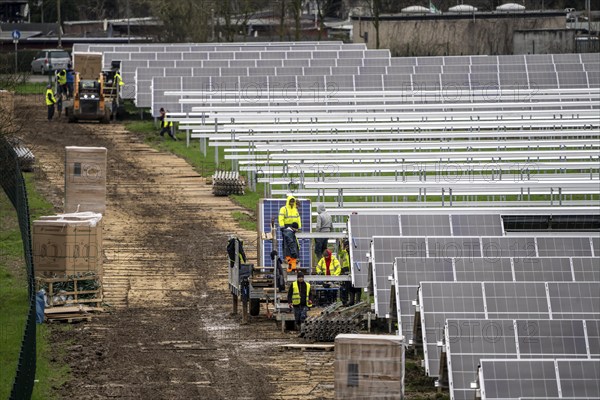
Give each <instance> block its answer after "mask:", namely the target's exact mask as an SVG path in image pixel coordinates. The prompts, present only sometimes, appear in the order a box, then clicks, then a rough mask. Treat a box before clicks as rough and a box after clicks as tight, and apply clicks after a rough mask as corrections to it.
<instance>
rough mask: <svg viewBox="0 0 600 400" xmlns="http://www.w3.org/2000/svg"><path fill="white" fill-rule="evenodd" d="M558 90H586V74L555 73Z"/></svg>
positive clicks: (575, 72) (580, 72)
mask: <svg viewBox="0 0 600 400" xmlns="http://www.w3.org/2000/svg"><path fill="white" fill-rule="evenodd" d="M556 74H557V75H558V86H559V88H560V89H569V88H587V87H588V80H587V74H586V73H585V72H584V71H578V72H577V71H568V72H557V73H556Z"/></svg>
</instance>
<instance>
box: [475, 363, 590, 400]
mask: <svg viewBox="0 0 600 400" xmlns="http://www.w3.org/2000/svg"><path fill="white" fill-rule="evenodd" d="M478 371H479V372H478V382H479V385H480V388H481V400H506V399H515V400H516V399H522V400H554V399H569V400H598V399H600V380H599V379H598V376H600V361H599V360H569V359H565V360H551V359H550V360H502V359H495V360H494V359H485V360H481V366H480V368H479V370H478Z"/></svg>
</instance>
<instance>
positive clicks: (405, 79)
mask: <svg viewBox="0 0 600 400" xmlns="http://www.w3.org/2000/svg"><path fill="white" fill-rule="evenodd" d="M383 84H384V86H385V89H386V90H412V77H411V75H410V74H404V75H400V74H398V75H385V76H384V77H383Z"/></svg>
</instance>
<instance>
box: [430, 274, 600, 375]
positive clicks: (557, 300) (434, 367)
mask: <svg viewBox="0 0 600 400" xmlns="http://www.w3.org/2000/svg"><path fill="white" fill-rule="evenodd" d="M546 287H547V289H546ZM419 309H420V317H421V331H422V332H423V348H424V351H425V367H426V371H427V373H428V375H429V376H438V371H439V351H438V348H437V345H436V343H437V342H438V341H441V340H442V332H441V331H440V328H439V327H440V326H443V325H444V323H445V320H446V319H555V320H560V319H586V320H587V319H591V320H594V319H599V317H600V283H598V282H593V283H589V282H548V283H544V282H483V283H480V282H443V283H442V282H421V287H420V290H419Z"/></svg>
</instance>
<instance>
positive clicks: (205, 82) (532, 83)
mask: <svg viewBox="0 0 600 400" xmlns="http://www.w3.org/2000/svg"><path fill="white" fill-rule="evenodd" d="M454 75H456V74H454ZM597 87H600V74H596V73H589V74H588V73H586V72H576V73H574V72H559V73H531V74H530V75H523V76H515V75H514V74H508V75H500V77H499V76H498V74H473V75H471V76H468V75H458V76H448V75H437V74H433V75H430V74H420V75H384V76H377V75H365V76H360V75H357V76H355V75H337V76H296V77H281V76H279V77H277V76H270V77H258V76H257V77H242V78H231V77H227V78H218V77H211V78H209V77H193V78H190V77H187V78H186V77H181V78H179V77H165V78H153V83H152V100H151V101H152V107H153V109H154V108H155V107H157V106H158V108H160V107H165V108H167V107H168V109H169V110H170V111H171V112H191V111H192V107H193V105H191V104H180V103H179V98H177V97H174V96H165V95H164V92H166V91H175V90H182V89H195V90H208V91H213V92H215V91H231V90H237V91H242V92H244V91H249V90H251V91H252V90H253V91H255V90H257V89H260V90H283V89H285V90H288V91H304V90H307V91H310V90H312V91H314V90H320V91H321V92H323V93H326V94H328V96H330V97H331V96H335V92H336V91H338V90H350V91H352V90H358V91H361V90H398V91H406V92H407V93H415V94H418V93H421V92H425V91H452V92H453V93H454V92H456V91H460V92H464V93H465V94H466V93H468V92H469V91H472V90H491V91H496V90H498V89H510V90H538V91H539V90H543V89H574V88H586V89H587V88H597ZM134 90H135V88H134V87H131V88H130V92H129V96H130V97H131V98H133V97H134V96H135V93H134ZM124 96H127V93H125V94H124ZM180 97H181V96H180ZM414 97H415V99H416V100H418V96H414ZM524 100H527V97H526V96H524ZM146 101H147V100H146ZM382 101H383V100H382ZM286 104H288V105H289V106H294V105H295V104H293V103H292V102H286ZM237 105H240V106H243V105H248V106H251V105H252V103H251V102H249V101H246V100H245V101H243V102H242V103H240V104H237ZM158 108H157V109H158Z"/></svg>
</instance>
